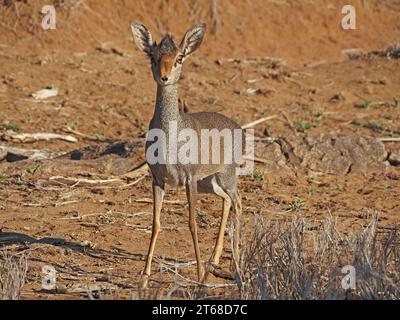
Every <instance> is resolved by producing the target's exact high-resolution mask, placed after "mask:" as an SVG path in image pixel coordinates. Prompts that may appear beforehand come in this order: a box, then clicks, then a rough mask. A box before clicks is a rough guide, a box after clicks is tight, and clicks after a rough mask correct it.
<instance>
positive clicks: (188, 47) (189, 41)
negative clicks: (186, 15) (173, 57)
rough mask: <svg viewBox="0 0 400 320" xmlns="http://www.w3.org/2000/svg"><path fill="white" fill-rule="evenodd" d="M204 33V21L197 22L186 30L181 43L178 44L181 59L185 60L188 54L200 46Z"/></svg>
mask: <svg viewBox="0 0 400 320" xmlns="http://www.w3.org/2000/svg"><path fill="white" fill-rule="evenodd" d="M205 33H206V25H205V24H204V23H202V24H198V25H196V26H194V27H193V28H192V29H189V30H188V31H187V32H186V34H185V36H184V37H183V39H182V42H181V44H180V45H179V50H180V52H181V57H182V60H185V59H186V58H187V57H188V56H189V55H190V54H192V53H193V52H194V51H195V50H196V49H198V47H200V45H201V42H202V41H203V38H204V34H205Z"/></svg>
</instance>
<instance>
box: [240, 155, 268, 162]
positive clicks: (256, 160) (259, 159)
mask: <svg viewBox="0 0 400 320" xmlns="http://www.w3.org/2000/svg"><path fill="white" fill-rule="evenodd" d="M243 159H245V160H250V161H254V162H259V163H271V162H272V161H271V160H267V159H263V158H258V157H248V156H244V157H243Z"/></svg>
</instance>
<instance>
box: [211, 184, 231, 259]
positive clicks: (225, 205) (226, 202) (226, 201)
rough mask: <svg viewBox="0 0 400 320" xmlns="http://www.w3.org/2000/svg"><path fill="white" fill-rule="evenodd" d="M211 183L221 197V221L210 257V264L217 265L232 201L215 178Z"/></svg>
mask: <svg viewBox="0 0 400 320" xmlns="http://www.w3.org/2000/svg"><path fill="white" fill-rule="evenodd" d="M212 184H213V190H214V192H215V193H216V194H217V195H219V196H220V197H221V198H222V199H223V200H222V217H221V223H220V225H219V231H218V236H217V241H216V243H215V247H214V252H213V254H212V256H211V259H210V262H211V263H212V264H215V265H218V264H219V259H220V258H221V254H222V249H223V246H224V235H225V230H226V223H227V221H228V217H229V210H230V209H231V205H232V201H231V198H230V197H229V195H228V194H227V193H226V192H225V191H224V190H223V189H222V188H221V187H220V186H219V185H218V184H217V183H216V182H215V180H213V183H212Z"/></svg>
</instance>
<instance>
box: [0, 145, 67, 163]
mask: <svg viewBox="0 0 400 320" xmlns="http://www.w3.org/2000/svg"><path fill="white" fill-rule="evenodd" d="M0 154H5V155H3V158H6V159H7V161H9V162H13V161H18V160H25V159H29V160H43V159H54V158H57V157H59V156H61V155H63V154H65V152H52V151H46V150H37V149H22V148H14V147H6V146H0Z"/></svg>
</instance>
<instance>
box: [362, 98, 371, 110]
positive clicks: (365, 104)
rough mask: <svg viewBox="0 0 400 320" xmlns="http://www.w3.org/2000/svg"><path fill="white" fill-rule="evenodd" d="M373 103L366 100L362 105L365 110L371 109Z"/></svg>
mask: <svg viewBox="0 0 400 320" xmlns="http://www.w3.org/2000/svg"><path fill="white" fill-rule="evenodd" d="M371 103H372V102H371V101H368V100H364V102H363V104H362V107H363V109H368V108H369V107H370V105H371Z"/></svg>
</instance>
